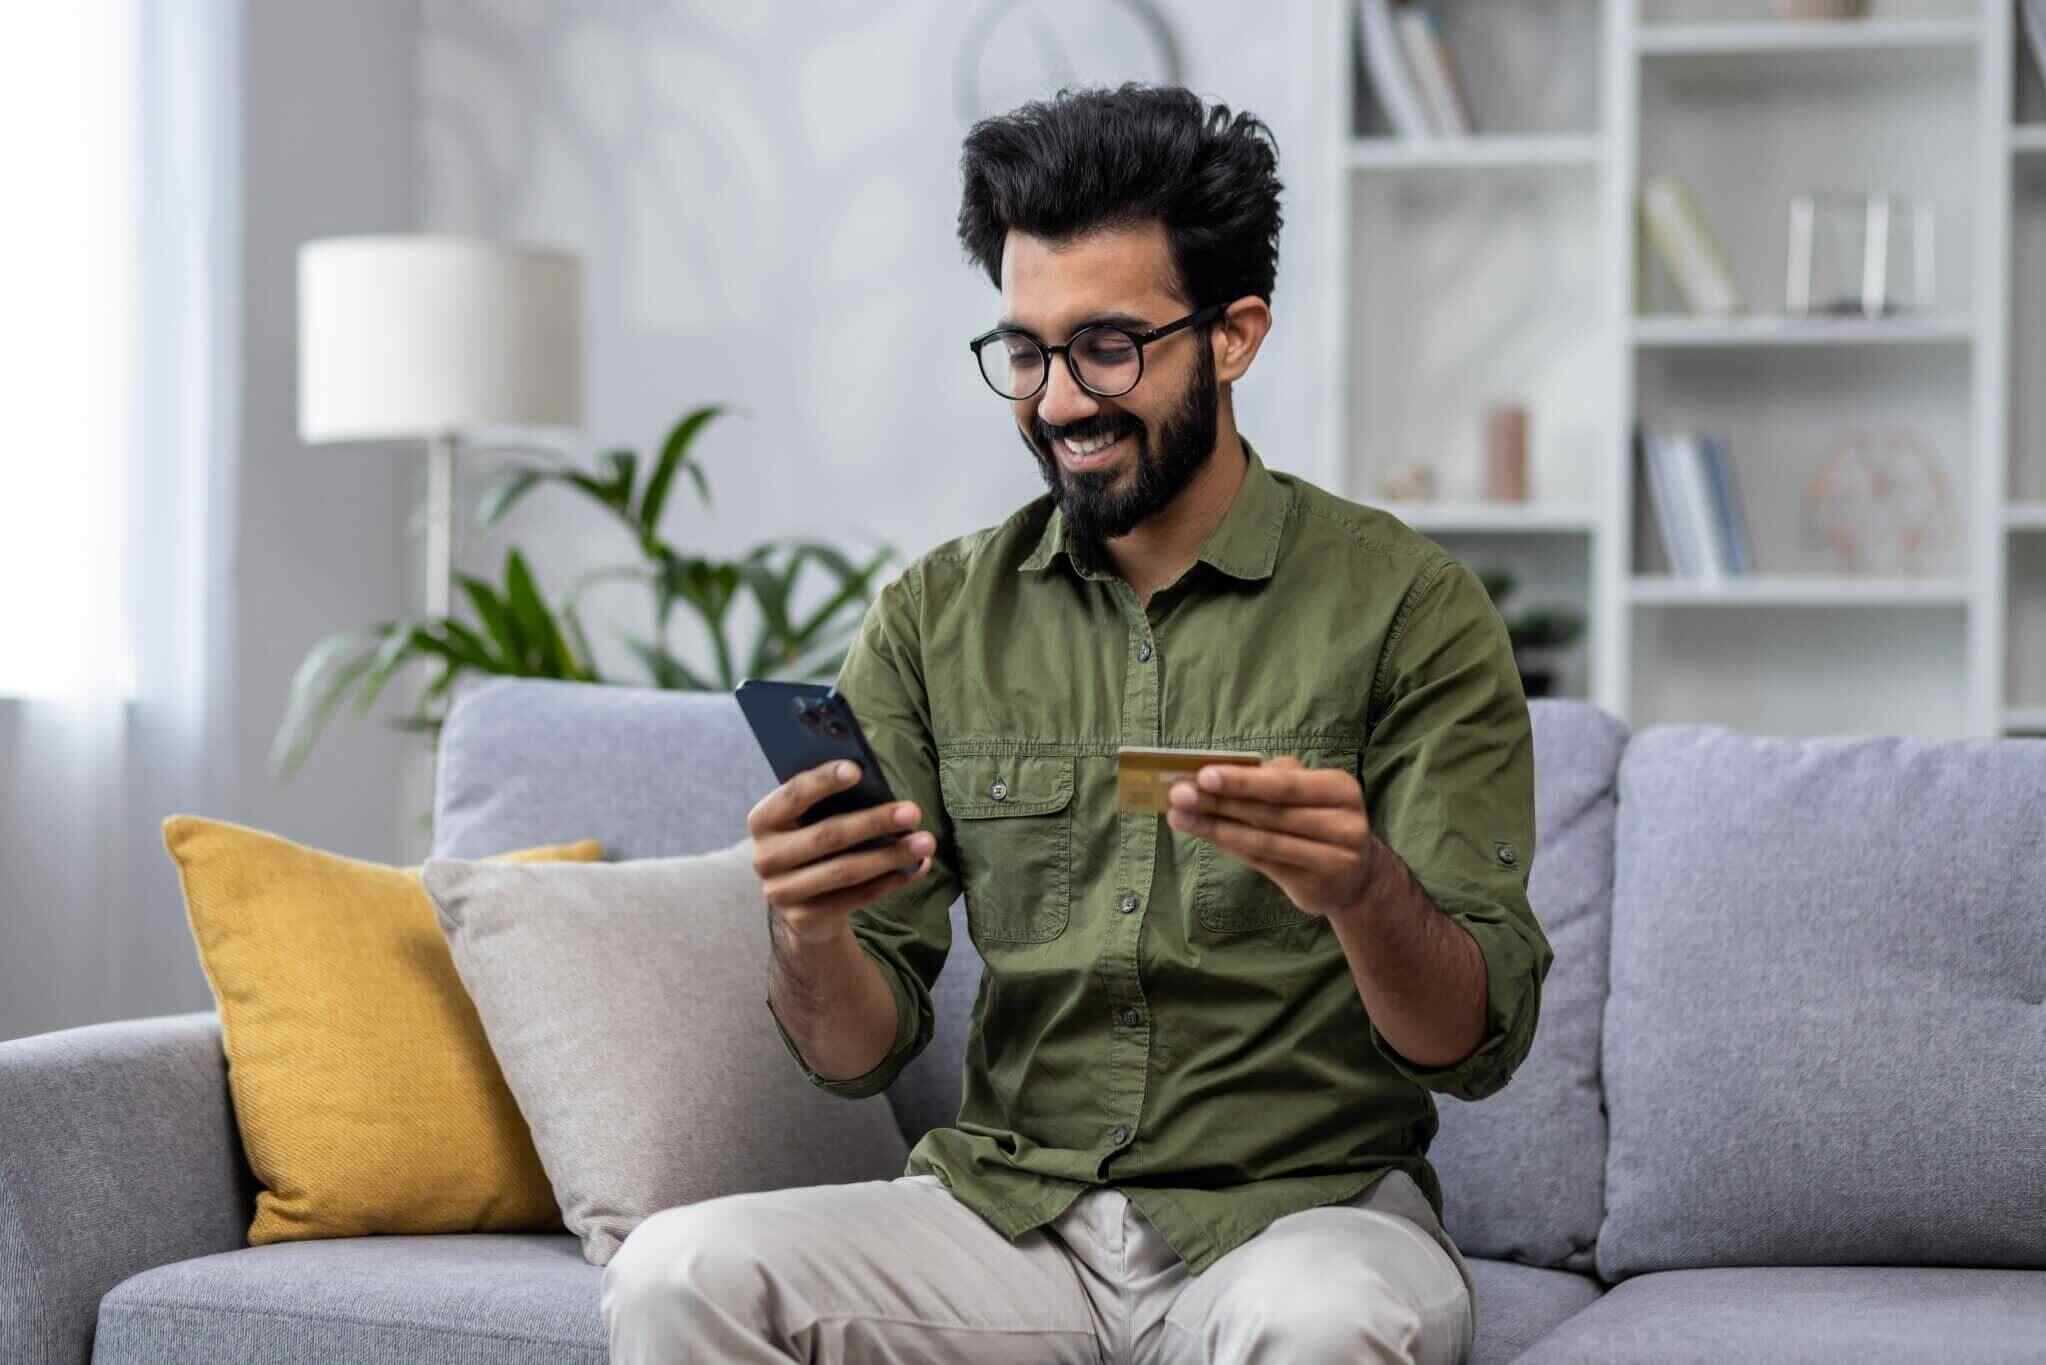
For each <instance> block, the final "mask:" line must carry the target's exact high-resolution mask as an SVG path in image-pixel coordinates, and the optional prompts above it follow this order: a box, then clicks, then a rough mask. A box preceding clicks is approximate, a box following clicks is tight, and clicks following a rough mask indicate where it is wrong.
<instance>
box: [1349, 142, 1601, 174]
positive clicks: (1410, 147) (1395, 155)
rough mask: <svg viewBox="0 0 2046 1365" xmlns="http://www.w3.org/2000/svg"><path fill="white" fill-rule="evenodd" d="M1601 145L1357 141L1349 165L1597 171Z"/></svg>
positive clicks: (1380, 168)
mask: <svg viewBox="0 0 2046 1365" xmlns="http://www.w3.org/2000/svg"><path fill="white" fill-rule="evenodd" d="M1604 155H1605V144H1604V143H1603V142H1602V141H1601V140H1600V139H1599V138H1597V137H1594V136H1576V135H1570V134H1545V135H1536V136H1528V137H1513V136H1505V135H1482V134H1481V135H1478V136H1473V137H1442V138H1393V137H1366V138H1356V139H1354V140H1352V142H1351V144H1350V153H1349V164H1350V167H1351V169H1352V170H1358V171H1459V170H1492V169H1501V168H1504V169H1512V168H1516V167H1534V166H1557V167H1563V168H1566V169H1567V168H1576V169H1596V168H1597V166H1598V165H1599V163H1600V161H1601V160H1602V159H1603V158H1604Z"/></svg>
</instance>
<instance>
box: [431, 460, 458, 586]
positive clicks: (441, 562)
mask: <svg viewBox="0 0 2046 1365" xmlns="http://www.w3.org/2000/svg"><path fill="white" fill-rule="evenodd" d="M460 445H461V438H460V437H459V436H457V435H455V434H454V433H453V432H451V431H450V432H443V433H442V434H441V435H439V436H435V437H433V438H431V439H430V440H429V441H428V442H427V451H426V614H427V615H428V616H443V617H444V616H446V615H448V609H449V607H450V606H451V605H452V604H453V600H454V579H455V452H456V450H457V449H458V448H459V447H460Z"/></svg>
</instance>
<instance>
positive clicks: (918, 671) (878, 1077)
mask: <svg viewBox="0 0 2046 1365" xmlns="http://www.w3.org/2000/svg"><path fill="white" fill-rule="evenodd" d="M918 571H919V566H917V565H912V566H911V567H910V568H909V569H908V570H907V571H905V572H904V573H903V575H902V576H901V577H898V578H896V579H894V580H892V581H891V582H889V583H888V584H886V585H885V586H884V587H883V588H882V589H881V591H880V592H879V593H878V594H876V596H875V599H874V601H873V602H872V603H871V604H870V605H869V606H868V608H867V612H866V615H865V617H863V618H862V620H861V622H860V628H859V631H858V633H857V634H856V635H855V636H854V638H853V643H852V646H851V648H850V650H849V651H848V652H847V654H846V658H845V662H844V663H843V664H842V665H841V666H840V667H839V671H838V679H837V683H836V686H837V688H838V690H839V692H840V693H842V694H843V695H844V696H845V698H846V700H847V701H848V702H850V703H851V704H852V710H853V714H854V715H855V716H857V717H859V722H860V728H861V729H862V730H864V731H865V732H866V736H867V741H868V743H870V744H871V745H872V746H873V748H874V756H875V757H876V758H877V759H879V760H880V764H881V775H882V776H883V777H884V778H886V779H887V781H888V788H889V790H890V791H891V792H893V793H894V794H895V797H896V799H897V800H899V801H914V802H915V803H916V806H917V809H918V810H919V811H920V812H921V813H922V817H923V818H922V820H921V822H920V823H919V825H918V828H920V829H927V830H929V831H931V833H932V834H933V835H934V836H935V837H936V839H937V848H936V851H935V852H934V853H933V854H932V855H931V870H930V871H929V872H927V873H925V874H924V875H923V877H922V878H921V879H919V880H917V881H915V882H911V883H908V884H907V885H904V886H900V887H897V888H896V889H895V890H893V891H891V892H889V893H888V894H886V895H884V896H882V897H881V898H880V899H879V900H877V901H875V902H874V903H873V904H871V905H868V906H864V907H862V908H861V909H858V910H855V911H853V912H852V915H851V921H852V930H853V936H854V937H855V938H856V939H857V940H858V941H859V945H860V948H861V950H862V951H864V952H865V953H866V954H867V955H868V956H869V957H871V958H873V959H874V961H875V962H876V963H878V964H879V965H880V968H881V975H882V976H883V977H885V978H886V979H887V981H888V984H889V988H890V989H891V990H892V991H893V992H894V994H895V1019H896V1027H895V1041H894V1043H893V1044H892V1045H891V1046H890V1047H889V1049H888V1052H887V1054H886V1055H885V1056H884V1057H882V1059H881V1060H880V1061H879V1062H878V1063H876V1064H875V1066H874V1068H873V1069H872V1070H870V1071H868V1072H867V1073H866V1074H864V1075H861V1076H851V1077H846V1078H843V1079H839V1080H830V1079H827V1078H825V1077H823V1076H820V1075H818V1074H817V1073H816V1072H815V1071H813V1070H811V1069H810V1067H809V1066H808V1064H806V1063H805V1062H804V1061H803V1055H802V1053H801V1052H800V1051H799V1050H798V1049H797V1047H796V1044H795V1040H794V1039H793V1038H791V1037H790V1036H789V1032H788V1030H787V1029H786V1028H785V1027H783V1025H782V1022H781V1019H780V1018H779V1017H778V1016H775V1015H774V1012H773V1008H772V1006H770V1007H769V1010H768V1013H769V1016H770V1017H772V1018H773V1019H774V1026H775V1030H776V1032H777V1033H779V1034H780V1035H781V1040H782V1045H783V1046H784V1047H786V1048H787V1049H788V1052H789V1056H790V1057H792V1058H793V1059H795V1062H796V1064H797V1065H798V1066H799V1067H801V1068H802V1070H803V1074H804V1076H806V1077H807V1078H808V1079H809V1080H810V1082H811V1084H813V1085H815V1086H817V1087H818V1088H820V1089H822V1090H827V1091H829V1092H830V1093H832V1094H834V1095H843V1096H845V1097H847V1098H848V1099H857V1098H862V1097H864V1096H867V1095H873V1094H876V1093H878V1092H880V1091H882V1090H885V1089H887V1088H888V1086H889V1084H890V1083H891V1082H893V1081H894V1079H895V1077H896V1076H897V1075H898V1074H899V1073H900V1072H901V1070H902V1068H903V1067H905V1066H907V1065H908V1064H909V1063H910V1061H911V1060H912V1059H913V1058H915V1057H916V1055H917V1054H918V1053H920V1052H922V1051H923V1050H924V1048H926V1047H927V1046H929V1045H930V1041H931V1036H932V1033H933V1031H934V1029H935V1026H936V1018H935V1015H934V1013H933V1010H932V1005H931V990H932V988H933V987H934V986H935V984H936V983H937V979H938V973H939V971H940V970H941V969H942V968H943V967H944V965H945V958H946V957H947V955H948V954H949V953H950V952H951V950H952V919H951V914H950V911H951V906H952V902H953V901H955V900H957V899H958V898H959V873H958V853H957V849H956V846H955V845H954V843H953V839H952V827H951V823H950V821H949V820H948V819H947V818H946V816H945V808H944V803H943V801H942V800H941V799H940V797H939V791H938V754H937V744H936V741H935V740H934V739H933V738H932V729H931V716H930V699H929V693H928V691H927V690H926V688H925V685H924V671H923V654H922V650H921V648H920V647H919V644H918V641H919V639H920V634H919V627H920V624H921V617H922V607H923V603H922V598H921V595H920V593H919V592H918V591H917V588H918V583H917V575H918Z"/></svg>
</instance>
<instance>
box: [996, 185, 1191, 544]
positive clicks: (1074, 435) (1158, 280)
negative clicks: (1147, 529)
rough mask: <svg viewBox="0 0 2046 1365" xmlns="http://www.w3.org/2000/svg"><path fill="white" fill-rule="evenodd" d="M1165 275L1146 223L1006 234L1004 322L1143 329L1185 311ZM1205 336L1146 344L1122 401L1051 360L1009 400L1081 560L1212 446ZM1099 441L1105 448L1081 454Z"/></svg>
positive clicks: (1041, 336) (1163, 499)
mask: <svg viewBox="0 0 2046 1365" xmlns="http://www.w3.org/2000/svg"><path fill="white" fill-rule="evenodd" d="M1171 281H1172V257H1171V250H1170V248H1169V246H1168V245H1167V243H1166V238H1165V229H1164V226H1163V225H1162V224H1159V223H1156V222H1152V223H1148V224H1146V225H1144V226H1143V227H1139V228H1124V229H1116V230H1113V231H1105V232H1098V233H1094V234H1092V235H1090V236H1087V237H1083V238H1078V239H1075V240H1072V241H1064V242H1059V243H1056V244H1054V243H1052V242H1048V241H1046V240H1045V239H1043V238H1041V237H1032V236H1028V235H1026V234H1024V233H1021V232H1016V231H1011V232H1010V233H1009V236H1008V240H1007V242H1006V243H1005V245H1004V247H1003V249H1002V304H1003V322H1004V323H1005V324H1006V325H1009V326H1015V327H1021V328H1023V329H1024V330H1026V331H1028V332H1030V333H1032V334H1033V335H1034V336H1036V337H1037V338H1038V340H1040V341H1043V342H1045V343H1046V344H1047V345H1057V344H1059V343H1062V342H1064V341H1066V340H1067V339H1068V338H1069V337H1071V335H1072V334H1073V333H1074V332H1075V331H1077V330H1079V329H1080V328H1081V327H1083V326H1085V325H1086V324H1088V323H1090V322H1103V321H1106V322H1114V323H1117V324H1119V325H1121V326H1123V327H1127V328H1129V329H1130V330H1131V331H1133V332H1147V331H1149V330H1151V329H1152V328H1154V327H1158V326H1161V325H1162V324H1164V323H1168V322H1173V321H1175V320H1177V319H1179V318H1181V317H1183V316H1185V315H1186V314H1187V313H1190V312H1192V311H1193V305H1192V304H1190V303H1188V302H1187V301H1186V300H1185V299H1184V298H1182V297H1180V296H1179V295H1178V294H1177V293H1175V292H1174V291H1173V289H1172V287H1171ZM1204 332H1205V329H1196V328H1186V329H1184V330H1182V331H1178V332H1174V333H1173V334H1172V335H1170V336H1167V337H1161V338H1160V339H1158V340H1157V341H1154V342H1152V343H1151V344H1150V345H1148V346H1146V347H1145V348H1144V377H1143V378H1142V379H1141V380H1139V381H1138V383H1137V386H1136V387H1135V388H1134V389H1131V390H1130V391H1129V392H1128V393H1126V394H1123V395H1122V396H1121V397H1118V398H1097V397H1095V396H1094V395H1093V394H1091V393H1089V392H1087V390H1085V389H1083V388H1081V387H1080V386H1079V384H1078V383H1077V382H1075V381H1074V379H1073V372H1072V370H1071V369H1070V368H1069V367H1068V366H1067V364H1066V363H1065V359H1064V357H1063V356H1060V357H1056V358H1054V359H1053V361H1052V364H1051V369H1050V373H1049V374H1048V375H1047V376H1046V378H1045V383H1044V387H1043V388H1041V389H1039V390H1038V391H1037V394H1036V396H1035V397H1032V398H1026V399H1023V400H1021V401H1019V402H1017V403H1014V404H1013V405H1012V406H1013V407H1014V409H1015V413H1016V427H1017V432H1018V434H1019V435H1020V436H1021V437H1022V438H1023V444H1024V445H1025V446H1027V447H1028V448H1029V450H1030V453H1031V454H1032V455H1034V456H1035V457H1036V458H1037V467H1038V471H1039V472H1040V473H1041V474H1043V475H1044V482H1045V486H1046V487H1048V488H1050V489H1051V491H1052V493H1053V495H1054V496H1055V497H1057V499H1058V501H1059V506H1060V507H1061V508H1062V509H1063V510H1064V513H1065V519H1066V531H1067V536H1068V540H1069V545H1070V548H1071V549H1072V552H1073V555H1074V557H1075V558H1076V559H1078V560H1079V561H1080V562H1081V563H1083V564H1085V565H1087V566H1089V567H1093V568H1101V567H1104V566H1105V565H1106V563H1107V559H1106V553H1105V548H1106V547H1105V542H1107V541H1108V540H1111V539H1113V538H1115V537H1117V536H1122V535H1127V534H1128V533H1129V532H1130V531H1131V530H1133V529H1135V528H1136V527H1137V526H1139V525H1141V524H1143V523H1144V522H1145V521H1147V520H1148V519H1149V518H1151V517H1152V516H1154V515H1156V514H1157V513H1158V512H1159V511H1160V510H1161V509H1163V508H1165V507H1166V506H1168V505H1170V504H1171V502H1172V500H1173V499H1174V498H1175V497H1177V496H1178V495H1179V493H1180V490H1182V489H1184V488H1185V487H1186V486H1187V484H1188V483H1189V482H1191V481H1192V479H1193V477H1194V475H1195V474H1196V473H1198V472H1199V471H1200V469H1201V468H1202V466H1203V465H1205V464H1206V463H1207V460H1208V456H1209V455H1210V454H1211V453H1212V452H1213V451H1214V448H1215V435H1216V429H1217V422H1218V420H1219V419H1218V414H1219V388H1218V385H1217V383H1216V378H1215V358H1214V354H1213V352H1212V351H1211V350H1210V349H1209V345H1210V343H1209V340H1208V337H1207V336H1206V335H1205V334H1204ZM1102 437H1107V438H1109V440H1110V442H1111V444H1109V445H1107V446H1105V447H1103V448H1102V449H1100V450H1091V447H1092V446H1093V445H1094V443H1095V442H1097V441H1098V440H1099V439H1100V438H1102ZM1069 442H1076V443H1078V444H1079V445H1080V447H1081V448H1082V449H1083V450H1089V451H1090V453H1088V454H1086V455H1085V456H1082V455H1079V454H1077V453H1075V452H1074V451H1073V449H1072V448H1071V445H1069Z"/></svg>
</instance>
